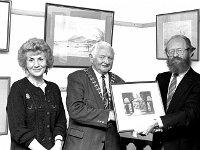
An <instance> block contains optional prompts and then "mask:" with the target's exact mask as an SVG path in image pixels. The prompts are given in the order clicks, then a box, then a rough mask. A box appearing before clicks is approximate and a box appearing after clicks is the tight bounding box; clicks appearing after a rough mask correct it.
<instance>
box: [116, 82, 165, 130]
mask: <svg viewBox="0 0 200 150" xmlns="http://www.w3.org/2000/svg"><path fill="white" fill-rule="evenodd" d="M112 92H113V93H112V95H113V104H114V110H115V117H116V122H117V128H118V132H127V131H133V130H135V131H137V129H139V128H140V127H142V126H144V125H145V122H148V120H150V119H155V118H156V116H163V115H165V111H164V107H163V103H162V99H161V95H160V89H159V86H158V83H157V81H146V82H126V83H123V84H112Z"/></svg>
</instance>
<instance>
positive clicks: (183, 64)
mask: <svg viewBox="0 0 200 150" xmlns="http://www.w3.org/2000/svg"><path fill="white" fill-rule="evenodd" d="M190 65H191V60H190V57H189V55H187V57H186V58H185V59H183V58H180V57H173V58H171V59H170V58H168V59H167V66H168V68H169V70H170V71H171V72H172V73H177V74H180V73H183V72H185V71H186V70H187V69H188V68H189V67H190Z"/></svg>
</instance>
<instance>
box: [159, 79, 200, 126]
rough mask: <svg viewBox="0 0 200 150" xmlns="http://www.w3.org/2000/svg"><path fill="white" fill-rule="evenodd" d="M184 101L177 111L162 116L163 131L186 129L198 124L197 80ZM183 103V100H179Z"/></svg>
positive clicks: (198, 83) (198, 85)
mask: <svg viewBox="0 0 200 150" xmlns="http://www.w3.org/2000/svg"><path fill="white" fill-rule="evenodd" d="M184 94H185V95H186V97H185V100H184V102H183V104H182V105H181V107H180V108H179V109H177V110H178V111H176V112H174V113H170V114H167V115H166V116H162V117H161V119H162V122H163V125H164V129H170V128H174V127H188V126H194V125H196V124H198V123H199V118H200V99H199V98H200V81H199V80H197V81H196V82H195V83H194V84H193V85H192V86H191V87H190V89H188V91H187V92H186V93H184ZM179 100H180V101H183V99H181V97H180V99H179Z"/></svg>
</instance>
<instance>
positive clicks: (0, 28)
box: [0, 1, 11, 53]
mask: <svg viewBox="0 0 200 150" xmlns="http://www.w3.org/2000/svg"><path fill="white" fill-rule="evenodd" d="M0 18H1V19H0V33H1V34H0V53H4V52H9V45H10V20H11V1H0Z"/></svg>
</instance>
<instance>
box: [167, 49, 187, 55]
mask: <svg viewBox="0 0 200 150" xmlns="http://www.w3.org/2000/svg"><path fill="white" fill-rule="evenodd" d="M185 50H189V48H186V49H182V48H177V49H169V50H167V55H168V56H169V57H173V56H174V53H175V52H176V54H177V55H178V56H183V54H184V51H185Z"/></svg>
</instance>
